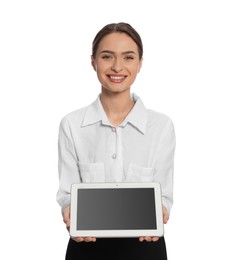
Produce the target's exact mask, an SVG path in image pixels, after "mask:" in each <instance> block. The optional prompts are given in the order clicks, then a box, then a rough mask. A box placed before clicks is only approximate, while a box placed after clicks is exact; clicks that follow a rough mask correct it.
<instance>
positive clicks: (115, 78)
mask: <svg viewBox="0 0 234 260" xmlns="http://www.w3.org/2000/svg"><path fill="white" fill-rule="evenodd" d="M108 77H109V79H110V81H111V82H115V83H121V82H123V81H124V80H125V78H126V77H127V76H124V75H108Z"/></svg>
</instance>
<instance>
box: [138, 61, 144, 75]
mask: <svg viewBox="0 0 234 260" xmlns="http://www.w3.org/2000/svg"><path fill="white" fill-rule="evenodd" d="M142 62H143V58H141V60H140V64H139V67H138V73H139V72H140V70H141V67H142Z"/></svg>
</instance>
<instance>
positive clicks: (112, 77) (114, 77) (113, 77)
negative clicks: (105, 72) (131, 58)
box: [110, 76, 124, 80]
mask: <svg viewBox="0 0 234 260" xmlns="http://www.w3.org/2000/svg"><path fill="white" fill-rule="evenodd" d="M110 78H111V79H114V80H121V79H124V76H110Z"/></svg>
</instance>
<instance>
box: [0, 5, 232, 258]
mask: <svg viewBox="0 0 234 260" xmlns="http://www.w3.org/2000/svg"><path fill="white" fill-rule="evenodd" d="M233 14H234V8H233V1H227V0H222V1H221V0H220V1H216V0H213V1H208V0H196V1H188V0H187V1H186V0H184V1H182V0H179V1H144V2H143V1H136V0H134V1H130V0H128V1H126V0H119V1H117V2H116V1H115V2H113V1H112V2H111V1H107V0H99V1H91V0H85V1H60V0H56V1H52V0H46V1H45V0H40V1H33V0H31V1H29V0H28V1H26V0H21V1H11V0H5V1H4V0H2V1H1V2H0V88H1V89H0V123H1V127H0V131H1V133H0V176H1V177H0V198H1V204H0V207H1V214H0V218H1V220H0V223H1V230H0V236H1V250H0V258H1V259H5V260H8V259H35V260H37V259H38V260H39V259H40V260H41V259H57V260H60V259H61V260H62V259H64V254H65V251H66V246H67V241H68V238H69V237H68V233H67V231H66V229H65V226H64V224H63V223H62V218H61V215H60V208H59V206H58V204H57V202H56V201H55V195H56V192H57V188H58V176H57V135H58V126H59V123H60V120H61V118H62V117H63V116H64V115H65V114H67V113H68V112H70V111H73V110H75V109H77V108H80V107H83V106H85V105H88V104H90V103H91V102H92V101H93V100H94V99H95V98H96V97H97V95H98V93H99V91H100V84H99V82H98V81H97V79H96V75H95V72H94V71H93V70H92V68H91V66H90V54H91V42H92V40H93V38H94V36H95V34H96V33H97V31H98V30H99V29H101V28H102V27H103V26H104V25H106V24H107V23H110V22H120V21H125V22H128V23H130V24H131V25H132V26H133V27H135V29H137V31H138V32H139V33H140V34H141V36H142V39H143V43H144V50H145V52H144V63H143V68H142V71H141V72H140V74H139V77H138V79H137V81H136V83H135V85H134V86H133V89H132V91H133V92H135V93H137V94H138V95H140V96H141V98H142V99H143V102H144V103H145V105H146V106H147V107H148V108H151V109H154V110H157V111H160V112H163V113H165V114H167V115H168V116H170V117H171V118H172V120H173V121H174V124H175V129H176V136H177V148H176V157H175V196H174V199H175V203H174V206H173V209H172V212H171V219H170V221H169V223H168V224H167V226H166V241H167V248H168V258H169V259H170V260H172V259H178V260H183V259H184V260H188V259H189V260H193V259H196V260H197V259H234V253H233V231H234V230H233V226H234V225H233V219H234V213H233V198H234V194H233V178H232V175H234V166H233V161H234V160H233V154H234V137H233V135H234V134H233V133H234V117H233V111H234V105H233V92H232V89H233V87H234V47H233V46H234V15H233ZM3 255H4V256H3Z"/></svg>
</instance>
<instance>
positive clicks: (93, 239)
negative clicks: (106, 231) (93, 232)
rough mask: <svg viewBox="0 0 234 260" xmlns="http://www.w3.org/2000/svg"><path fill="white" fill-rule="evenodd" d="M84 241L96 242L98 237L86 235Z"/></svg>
mask: <svg viewBox="0 0 234 260" xmlns="http://www.w3.org/2000/svg"><path fill="white" fill-rule="evenodd" d="M84 241H85V242H95V241H96V238H95V237H85V238H84Z"/></svg>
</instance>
